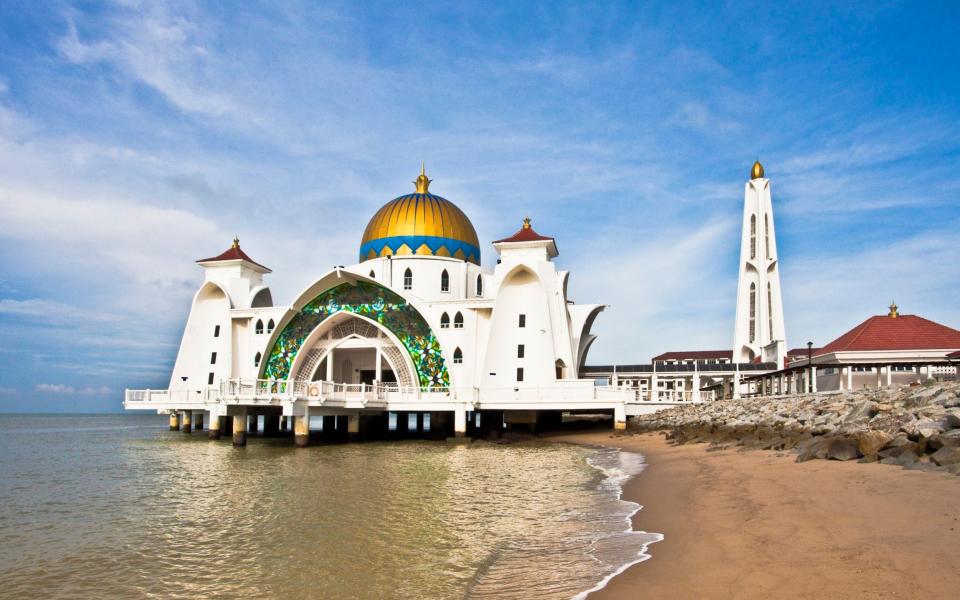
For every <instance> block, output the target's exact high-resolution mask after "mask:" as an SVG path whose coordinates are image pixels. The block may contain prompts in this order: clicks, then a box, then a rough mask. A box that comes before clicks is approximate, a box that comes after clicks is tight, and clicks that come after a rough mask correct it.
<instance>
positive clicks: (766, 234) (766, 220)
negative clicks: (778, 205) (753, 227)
mask: <svg viewBox="0 0 960 600" xmlns="http://www.w3.org/2000/svg"><path fill="white" fill-rule="evenodd" d="M763 242H764V244H766V246H767V258H770V215H763Z"/></svg>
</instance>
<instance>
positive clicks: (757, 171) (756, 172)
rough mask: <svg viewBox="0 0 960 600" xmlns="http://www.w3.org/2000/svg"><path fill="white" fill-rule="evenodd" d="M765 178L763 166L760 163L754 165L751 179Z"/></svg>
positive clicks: (751, 170)
mask: <svg viewBox="0 0 960 600" xmlns="http://www.w3.org/2000/svg"><path fill="white" fill-rule="evenodd" d="M762 177H763V165H761V164H760V161H759V160H758V161H757V162H755V163H753V168H752V169H750V179H760V178H762Z"/></svg>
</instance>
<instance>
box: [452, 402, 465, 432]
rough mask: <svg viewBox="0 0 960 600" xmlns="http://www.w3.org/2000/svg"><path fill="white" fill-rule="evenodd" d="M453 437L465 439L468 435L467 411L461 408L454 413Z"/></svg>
mask: <svg viewBox="0 0 960 600" xmlns="http://www.w3.org/2000/svg"><path fill="white" fill-rule="evenodd" d="M453 435H454V436H456V437H465V436H466V435H467V409H466V408H463V407H459V408H456V409H454V411H453Z"/></svg>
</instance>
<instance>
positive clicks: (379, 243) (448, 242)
mask: <svg viewBox="0 0 960 600" xmlns="http://www.w3.org/2000/svg"><path fill="white" fill-rule="evenodd" d="M404 244H406V245H407V247H408V248H410V252H411V253H416V251H417V248H419V247H420V246H422V245H424V244H426V245H427V248H430V251H431V252H432V253H433V254H434V255H436V254H437V251H438V250H440V248H443V247H446V249H447V252H449V253H450V256H451V257H452V256H453V255H454V254H456V253H457V250H460V251H462V252H463V256H464V258H465V259H466V260H470V261H475V262H477V263H478V264H479V262H480V248H477V247H476V246H474V245H473V244H468V243H466V242H462V241H460V240H455V239H452V238H444V237H436V236H430V235H399V236H395V237H388V238H381V239H379V240H370V241H369V242H367V243H365V244H363V245H362V246H360V260H361V262H362V261H364V260H367V255H368V254H370V250H373V252H374V254H376V255H377V256H380V253H381V252H382V251H383V248H384V246H386V247H388V248H390V250H391V251H392V252H393V253H394V254H396V253H397V249H398V248H400V246H402V245H404Z"/></svg>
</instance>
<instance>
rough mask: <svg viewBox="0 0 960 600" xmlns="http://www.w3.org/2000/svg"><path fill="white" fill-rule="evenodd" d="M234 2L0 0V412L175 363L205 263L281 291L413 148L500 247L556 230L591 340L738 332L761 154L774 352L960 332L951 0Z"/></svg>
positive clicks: (611, 348)
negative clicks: (232, 256) (771, 221)
mask: <svg viewBox="0 0 960 600" xmlns="http://www.w3.org/2000/svg"><path fill="white" fill-rule="evenodd" d="M229 4H230V5H229V6H225V5H222V4H221V3H208V4H197V3H192V2H166V3H143V4H141V3H138V2H129V1H128V2H115V3H92V2H77V3H69V2H33V1H16V0H14V1H11V2H4V3H3V4H2V5H0V264H2V265H3V266H2V270H0V356H2V358H3V360H2V366H0V411H23V410H29V411H90V410H97V411H100V410H117V409H119V404H120V401H121V397H122V390H123V389H124V388H125V387H137V388H142V387H154V388H162V387H165V386H166V382H167V378H168V376H169V371H170V368H171V366H172V364H173V359H174V357H175V354H176V350H177V345H178V343H179V338H180V334H181V332H182V327H183V324H184V320H185V317H186V312H187V309H188V306H189V301H190V298H191V296H192V294H193V292H194V290H195V289H196V287H197V286H198V284H199V281H200V279H201V272H200V269H199V268H198V267H197V266H195V265H194V263H193V261H194V260H196V259H198V258H201V257H205V256H210V255H213V254H217V253H219V252H220V251H222V250H224V249H226V248H227V247H228V246H229V243H230V240H231V238H232V237H233V235H234V234H235V233H236V234H238V235H239V236H240V238H241V240H242V245H243V247H244V249H245V250H246V251H247V252H248V253H249V254H250V255H251V256H252V257H253V258H254V259H256V260H257V261H259V262H262V263H264V264H266V265H268V266H270V267H271V268H273V269H274V274H273V275H271V276H270V280H269V281H270V283H271V285H272V287H273V289H274V299H275V301H277V302H278V303H285V302H290V301H291V300H292V298H293V297H294V295H295V294H296V293H297V291H299V290H300V289H302V288H303V287H305V286H306V285H307V284H308V283H309V282H310V281H311V279H312V278H314V277H316V276H318V275H320V274H321V273H322V272H324V271H325V270H326V269H327V268H329V267H330V266H331V265H335V264H348V263H350V262H354V261H355V259H356V252H357V248H358V246H359V242H360V236H361V234H362V232H363V228H364V226H365V224H366V221H367V219H368V218H369V217H370V216H371V215H372V214H373V213H374V212H375V210H376V209H377V208H378V207H379V206H380V205H382V204H383V203H385V202H386V201H388V200H389V199H391V198H393V197H395V196H398V195H400V194H404V193H407V192H409V191H410V190H411V189H412V188H411V184H410V183H409V182H410V181H411V180H412V179H413V178H414V177H415V175H416V173H417V169H418V167H419V164H420V161H421V160H424V161H426V164H427V171H428V174H429V175H430V176H431V177H432V178H433V179H434V184H433V186H432V187H431V191H435V192H436V193H438V194H440V195H443V196H445V197H447V198H449V199H451V200H453V201H454V202H456V203H457V204H458V205H459V206H460V207H461V208H463V209H464V211H466V213H467V214H468V215H469V216H470V217H471V219H472V220H473V222H474V224H475V226H476V228H477V231H478V234H479V236H480V239H481V244H482V245H483V246H484V252H485V254H484V262H485V263H486V264H487V265H491V264H492V263H493V262H494V260H495V257H494V255H493V251H492V249H491V248H490V247H489V242H490V241H491V240H493V239H497V238H499V237H502V236H505V235H509V234H510V233H512V232H513V231H515V230H516V229H517V228H518V227H519V225H520V220H521V218H522V217H523V216H524V215H525V214H529V215H530V216H531V217H532V218H533V223H534V227H535V228H536V229H537V230H538V231H540V232H541V233H544V234H549V235H553V236H555V237H556V238H557V242H558V246H559V248H560V252H561V255H560V257H559V259H558V262H559V263H560V265H561V267H562V268H565V269H569V270H570V271H571V272H572V274H571V282H570V293H571V296H572V297H573V299H575V300H576V301H578V302H603V303H607V304H610V305H611V307H610V308H609V309H608V310H607V311H606V312H605V313H604V314H603V315H602V316H601V317H600V318H599V319H598V321H597V324H596V327H595V332H596V333H598V334H599V335H600V338H599V340H598V341H597V343H596V344H595V345H594V347H593V349H592V351H591V357H590V362H594V363H601V362H602V363H609V362H620V363H627V362H644V361H648V360H649V359H650V357H651V356H652V355H654V354H657V353H659V352H662V351H666V350H672V349H719V348H729V347H730V345H731V342H732V330H733V307H734V304H735V293H736V263H737V256H738V252H739V248H738V247H737V244H738V240H739V227H740V218H741V214H740V211H741V208H742V202H743V185H744V182H745V180H746V178H747V174H748V171H749V168H750V165H751V164H752V163H753V161H754V160H755V159H757V158H759V159H760V160H761V161H762V162H763V164H764V165H765V167H766V171H767V176H768V177H770V179H771V180H772V185H773V192H774V210H775V216H776V220H777V231H778V236H779V240H778V242H779V250H780V259H781V269H782V284H783V288H784V301H785V312H786V323H787V336H788V344H789V345H791V346H800V345H803V344H804V343H805V342H806V341H807V340H808V339H809V340H812V341H814V342H815V343H817V344H821V343H825V342H827V341H829V340H831V339H833V338H834V337H836V336H837V335H839V334H840V333H842V332H843V331H845V330H847V329H849V328H850V327H852V326H853V325H855V324H856V323H858V322H860V321H861V320H863V319H864V318H866V317H867V316H869V315H872V314H880V313H881V312H883V311H884V310H885V307H886V305H887V304H888V303H889V301H890V300H891V298H895V299H896V300H897V302H898V303H899V304H900V305H901V307H902V310H903V312H905V313H911V314H920V315H923V316H926V317H928V318H931V319H934V320H936V321H939V322H942V323H945V324H947V325H950V326H953V327H960V314H958V308H957V307H958V303H957V298H958V296H960V263H958V256H960V253H958V251H957V248H958V247H960V244H958V242H960V234H958V231H960V227H958V225H960V208H958V202H957V201H958V195H960V169H958V157H960V104H958V102H957V99H958V97H960V76H958V75H957V69H956V65H957V64H960V44H957V43H956V39H955V37H956V31H958V30H960V16H958V15H960V11H957V9H956V6H955V5H954V6H951V5H950V4H949V3H942V4H939V3H926V4H925V5H923V6H921V5H920V4H919V3H896V2H894V3H870V4H865V5H864V6H853V5H852V4H850V3H842V4H841V5H840V6H830V5H818V4H815V3H809V2H804V3H797V4H793V5H783V6H772V5H771V3H752V4H750V3H748V4H740V3H729V4H726V5H723V6H714V4H715V3H685V2H670V3H663V4H660V5H646V3H644V4H641V5H637V4H634V3H622V4H618V3H612V2H610V3H583V4H566V3H557V2H546V3H542V4H536V3H532V2H524V3H515V4H508V3H475V4H464V5H444V6H429V5H426V4H424V5H418V4H416V3H413V2H407V3H402V4H403V6H396V4H397V3H386V2H385V3H372V2H371V3H357V4H338V3H326V2H325V3H317V4H316V5H315V4H313V3H307V2H304V3H296V2H291V3H284V2H263V3H255V2H248V3H229Z"/></svg>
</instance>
